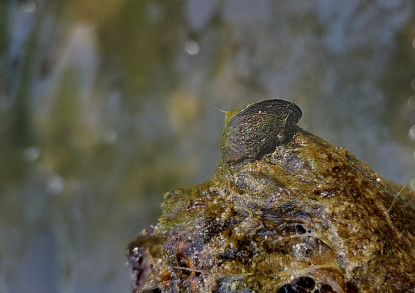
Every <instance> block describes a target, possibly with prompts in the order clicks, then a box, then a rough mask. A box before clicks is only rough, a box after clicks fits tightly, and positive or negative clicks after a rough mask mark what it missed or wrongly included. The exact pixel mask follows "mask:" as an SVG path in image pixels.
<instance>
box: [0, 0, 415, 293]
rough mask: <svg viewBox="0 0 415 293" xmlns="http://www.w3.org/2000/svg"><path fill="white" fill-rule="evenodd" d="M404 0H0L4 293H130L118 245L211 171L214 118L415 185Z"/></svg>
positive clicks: (413, 56) (412, 57)
mask: <svg viewBox="0 0 415 293" xmlns="http://www.w3.org/2000/svg"><path fill="white" fill-rule="evenodd" d="M414 40H415V8H414V4H413V2H412V1H409V0H395V1H387V0H378V1H374V0H373V1H363V0H353V1H347V2H345V1H340V0H320V1H295V2H289V3H288V2H286V1H271V0H263V1H260V2H258V1H255V0H228V1H203V0H189V1H150V0H147V1H145V0H142V1H135V0H123V1H111V0H105V1H102V0H100V1H97V0H88V1H81V0H69V1H53V0H38V1H32V0H25V1H16V0H14V1H2V2H0V68H1V72H2V74H1V75H0V139H1V140H0V153H1V159H0V198H1V204H0V256H1V259H0V292H26V291H29V289H30V292H34V293H36V292H46V293H48V292H129V290H130V285H129V273H128V270H127V268H126V267H124V263H125V259H124V255H123V253H124V251H125V249H126V244H127V243H128V242H129V241H130V240H131V239H132V238H134V236H135V235H136V234H137V233H138V232H139V231H140V230H141V229H143V228H144V227H145V226H147V225H148V224H149V223H151V222H155V221H156V219H157V217H158V216H159V214H160V210H159V204H160V203H161V201H162V195H163V193H164V192H166V191H168V190H170V189H171V188H173V187H179V186H186V185H194V184H196V183H200V182H203V181H204V180H206V179H209V178H211V176H212V174H213V173H214V170H215V166H216V164H217V162H218V161H219V160H220V151H219V140H220V135H221V131H222V128H223V126H224V123H223V119H224V115H223V113H221V112H220V111H217V110H216V109H215V108H217V109H223V110H231V109H234V108H238V107H243V106H245V105H246V104H247V103H252V102H255V101H258V100H263V99H271V98H280V99H286V100H289V101H293V102H295V103H296V104H298V105H299V106H300V107H301V109H302V110H303V118H302V120H301V122H300V126H301V127H303V128H304V129H306V130H307V131H310V132H313V133H315V134H317V135H319V136H321V137H323V138H324V139H326V140H328V141H329V142H331V143H333V144H336V145H341V146H345V147H346V148H348V149H349V150H350V151H352V152H353V153H355V155H356V156H357V157H358V158H359V159H360V160H363V161H365V162H367V163H368V164H369V166H371V167H372V168H373V169H374V170H375V171H377V172H378V173H379V174H381V175H383V176H384V177H386V178H389V179H393V180H395V181H398V182H400V183H405V184H407V185H410V186H411V187H412V188H413V189H415V153H414V151H415V131H414V129H415V126H414V125H415V102H414V101H415V45H414V44H415V43H414V42H415V41H414Z"/></svg>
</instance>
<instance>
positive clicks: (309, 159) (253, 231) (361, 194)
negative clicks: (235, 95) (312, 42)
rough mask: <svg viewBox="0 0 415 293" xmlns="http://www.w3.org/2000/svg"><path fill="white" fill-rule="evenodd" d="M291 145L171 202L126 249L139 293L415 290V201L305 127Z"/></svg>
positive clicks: (174, 194) (227, 170)
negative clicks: (152, 225)
mask: <svg viewBox="0 0 415 293" xmlns="http://www.w3.org/2000/svg"><path fill="white" fill-rule="evenodd" d="M232 115H235V113H234V112H232ZM228 118H229V117H228ZM228 120H229V119H228ZM225 135H226V133H225V134H224V136H225ZM286 137H287V139H286V140H285V141H284V142H283V143H280V144H279V145H277V146H276V147H275V148H273V149H272V150H270V151H269V152H267V153H263V154H261V156H260V157H258V158H257V159H256V160H253V161H248V162H246V161H244V162H243V163H241V164H239V165H232V164H228V163H225V162H224V161H221V162H219V164H218V166H217V169H216V173H215V175H214V177H213V178H212V179H211V180H209V181H206V182H204V183H202V184H199V185H196V186H192V187H186V188H179V189H175V190H172V191H170V192H168V193H166V194H165V195H164V202H163V205H162V208H163V214H162V217H161V219H160V222H159V224H158V225H157V226H155V227H152V228H150V229H148V230H147V231H145V232H143V233H142V235H140V236H139V237H138V238H137V239H136V240H134V241H133V242H132V243H131V244H130V245H129V249H128V251H127V258H128V261H129V263H130V267H131V269H132V273H133V276H134V291H137V292H141V291H145V290H149V291H146V292H216V293H219V292H223V293H224V292H229V293H230V292H235V293H237V292H238V293H248V292H315V293H317V292H338V293H340V292H415V245H414V244H415V236H414V235H415V194H414V193H413V192H411V191H409V190H408V189H407V188H406V187H402V186H399V185H398V184H396V183H394V182H390V181H388V180H386V179H384V178H382V177H380V176H379V175H378V174H376V173H374V172H373V171H372V170H371V169H370V168H369V167H368V166H367V165H366V164H364V163H362V162H360V161H359V160H357V159H356V158H355V157H354V155H353V154H352V153H350V152H348V151H347V150H346V149H344V148H341V147H336V146H332V145H330V144H329V143H328V142H326V141H324V140H323V139H321V138H319V137H317V136H315V135H313V134H310V133H307V132H306V131H304V130H302V129H301V128H299V127H297V126H295V127H294V128H293V129H291V130H290V133H287V134H286Z"/></svg>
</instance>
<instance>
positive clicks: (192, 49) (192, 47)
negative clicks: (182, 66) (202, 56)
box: [186, 41, 200, 55]
mask: <svg viewBox="0 0 415 293" xmlns="http://www.w3.org/2000/svg"><path fill="white" fill-rule="evenodd" d="M199 49H200V47H199V44H198V43H196V42H195V41H190V42H188V43H187V44H186V52H187V53H189V54H190V55H196V54H197V53H199Z"/></svg>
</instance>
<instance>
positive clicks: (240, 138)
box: [221, 99, 302, 164]
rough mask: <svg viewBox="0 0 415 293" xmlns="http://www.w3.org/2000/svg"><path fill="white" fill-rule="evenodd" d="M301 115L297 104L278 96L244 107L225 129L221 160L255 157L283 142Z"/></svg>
mask: <svg viewBox="0 0 415 293" xmlns="http://www.w3.org/2000/svg"><path fill="white" fill-rule="evenodd" d="M301 116H302V112H301V109H300V108H299V107H298V106H297V105H296V104H294V103H291V102H288V101H284V100H278V99H276V100H266V101H262V102H258V103H255V104H251V105H249V106H247V107H245V108H244V109H242V110H241V111H240V112H239V113H238V114H236V115H235V116H234V117H233V118H232V119H231V120H230V121H229V124H228V125H227V127H226V128H225V132H224V135H223V141H222V146H221V151H222V160H223V161H224V162H226V163H229V164H236V163H239V162H242V161H253V160H255V159H256V158H257V157H258V155H259V154H260V153H261V152H262V151H263V150H265V149H268V148H271V147H275V146H276V145H278V144H281V143H282V142H283V141H284V140H285V138H286V135H285V133H286V132H287V131H289V130H290V129H292V128H293V127H295V125H296V124H297V123H298V121H299V120H300V118H301Z"/></svg>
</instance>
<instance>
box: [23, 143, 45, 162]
mask: <svg viewBox="0 0 415 293" xmlns="http://www.w3.org/2000/svg"><path fill="white" fill-rule="evenodd" d="M40 154H41V151H40V148H38V147H36V146H32V147H28V148H27V149H25V150H24V152H23V158H24V159H25V160H26V161H29V162H34V161H36V160H37V159H38V158H39V157H40Z"/></svg>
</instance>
